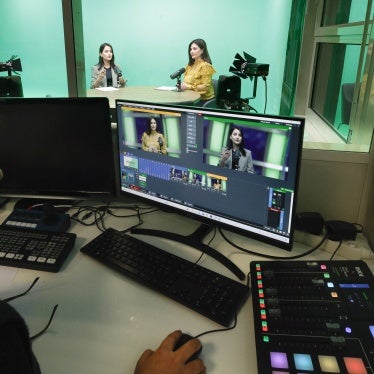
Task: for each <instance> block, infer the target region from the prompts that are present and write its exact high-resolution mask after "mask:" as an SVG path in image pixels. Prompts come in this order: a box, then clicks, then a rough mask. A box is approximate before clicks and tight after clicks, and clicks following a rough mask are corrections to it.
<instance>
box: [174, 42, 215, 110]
mask: <svg viewBox="0 0 374 374" xmlns="http://www.w3.org/2000/svg"><path fill="white" fill-rule="evenodd" d="M215 72H216V71H215V70H214V68H213V66H212V61H211V59H210V56H209V52H208V47H207V45H206V43H205V41H204V40H203V39H195V40H193V41H192V42H191V43H190V44H189V45H188V64H187V66H186V71H185V73H184V79H183V82H182V83H181V88H182V90H193V91H196V92H198V93H199V94H200V102H199V105H203V104H204V102H205V101H207V100H210V99H212V98H213V97H214V89H213V84H212V76H213V74H214V73H215Z"/></svg>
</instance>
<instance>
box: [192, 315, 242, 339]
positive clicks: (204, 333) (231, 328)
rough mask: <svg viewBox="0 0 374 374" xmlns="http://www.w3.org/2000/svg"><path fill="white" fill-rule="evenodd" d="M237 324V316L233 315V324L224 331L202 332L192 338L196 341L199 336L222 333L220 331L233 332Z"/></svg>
mask: <svg viewBox="0 0 374 374" xmlns="http://www.w3.org/2000/svg"><path fill="white" fill-rule="evenodd" d="M237 323H238V316H237V315H236V314H235V318H234V324H233V325H232V326H230V327H227V328H225V329H217V330H208V331H205V332H202V333H201V334H198V335H196V336H194V338H195V339H198V338H200V337H201V336H203V335H208V334H212V333H213V332H222V331H229V330H233V329H234V328H235V327H236V325H237Z"/></svg>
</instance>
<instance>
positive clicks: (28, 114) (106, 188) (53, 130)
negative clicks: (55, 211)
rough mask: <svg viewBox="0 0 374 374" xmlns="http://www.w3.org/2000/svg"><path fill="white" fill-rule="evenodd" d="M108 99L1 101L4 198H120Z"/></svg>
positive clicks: (0, 187) (0, 184)
mask: <svg viewBox="0 0 374 374" xmlns="http://www.w3.org/2000/svg"><path fill="white" fill-rule="evenodd" d="M114 162H115V157H114V150H113V141H112V129H111V121H110V112H109V103H108V100H107V99H105V98H23V99H22V98H8V99H0V175H2V178H0V195H5V196H18V197H26V196H27V197H46V198H49V197H54V198H75V199H84V198H93V197H98V198H106V197H114V196H116V182H115V168H114Z"/></svg>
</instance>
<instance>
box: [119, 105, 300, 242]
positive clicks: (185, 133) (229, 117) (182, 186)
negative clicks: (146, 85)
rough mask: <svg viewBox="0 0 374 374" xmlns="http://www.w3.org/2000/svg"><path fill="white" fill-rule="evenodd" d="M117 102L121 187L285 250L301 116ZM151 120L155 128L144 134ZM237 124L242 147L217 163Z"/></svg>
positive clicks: (294, 190)
mask: <svg viewBox="0 0 374 374" xmlns="http://www.w3.org/2000/svg"><path fill="white" fill-rule="evenodd" d="M116 106H117V116H118V142H119V158H120V160H119V165H120V181H121V192H122V193H130V194H132V195H135V196H139V197H142V198H146V199H148V200H150V201H153V202H156V203H161V204H164V205H166V206H168V207H172V208H176V209H178V210H180V211H182V212H185V213H188V214H192V215H193V216H195V217H197V218H199V217H200V218H201V219H202V220H203V221H204V220H205V221H206V220H207V221H211V222H214V223H215V224H219V225H223V226H226V227H227V226H229V227H230V228H232V229H234V230H244V231H245V232H246V233H247V234H250V235H254V236H256V237H257V238H259V239H262V240H264V241H269V242H271V243H272V244H275V245H277V246H279V247H283V248H285V249H291V247H292V215H293V211H294V207H295V194H296V190H297V184H298V173H299V163H300V157H301V146H302V138H303V129H304V122H303V119H300V118H286V117H283V118H282V117H278V116H271V115H258V114H250V113H247V112H233V111H223V110H215V109H207V108H201V107H192V106H191V107H189V106H177V105H164V104H152V103H144V102H135V101H124V100H117V102H116ZM151 119H152V121H153V122H154V125H153V126H156V128H154V127H153V132H151V133H147V131H148V130H149V128H150V122H151ZM235 130H236V131H240V132H241V144H242V145H243V147H244V149H245V151H244V152H245V153H244V152H243V153H235V152H234V151H233V150H231V156H230V159H229V161H228V162H226V163H222V162H220V160H221V155H222V154H223V152H224V151H225V150H226V149H227V146H228V144H230V135H231V134H234V131H235ZM231 139H232V136H231ZM231 143H232V142H231ZM229 148H230V147H229ZM243 165H245V166H243Z"/></svg>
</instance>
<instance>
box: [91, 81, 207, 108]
mask: <svg viewBox="0 0 374 374" xmlns="http://www.w3.org/2000/svg"><path fill="white" fill-rule="evenodd" d="M103 96H104V97H107V98H108V99H109V106H110V107H111V108H115V101H116V100H117V99H121V100H134V101H144V102H151V103H159V104H193V103H195V102H197V101H198V100H199V99H200V94H199V93H198V92H195V91H192V90H185V91H176V90H175V91H170V90H161V89H157V87H156V86H126V87H122V88H118V89H114V90H110V91H106V90H101V89H89V90H87V97H103Z"/></svg>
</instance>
